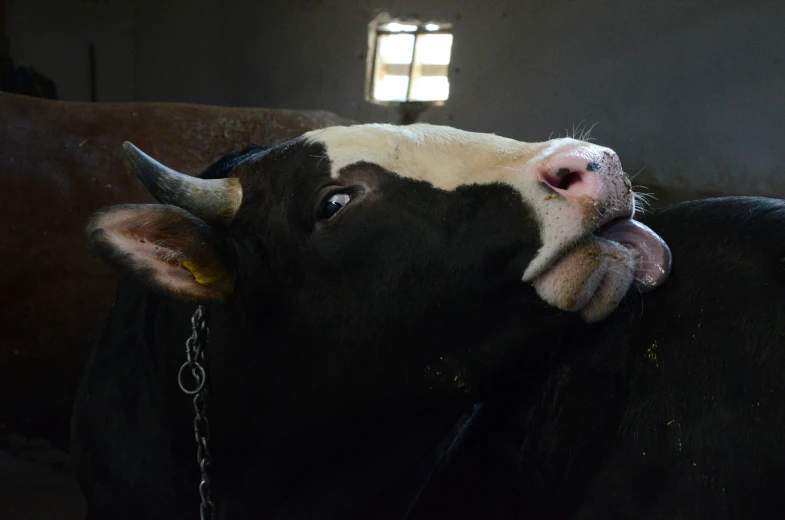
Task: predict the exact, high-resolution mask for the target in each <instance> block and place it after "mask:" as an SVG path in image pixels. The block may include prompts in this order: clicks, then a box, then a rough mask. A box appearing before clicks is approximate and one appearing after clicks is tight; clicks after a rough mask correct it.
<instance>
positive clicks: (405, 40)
mask: <svg viewBox="0 0 785 520" xmlns="http://www.w3.org/2000/svg"><path fill="white" fill-rule="evenodd" d="M371 31H372V32H371V38H370V45H371V52H370V53H369V56H370V58H371V59H370V63H369V65H370V68H369V78H368V85H367V87H368V88H367V97H368V99H369V100H370V101H373V102H380V103H383V104H384V103H405V102H432V103H434V104H439V103H440V102H444V101H445V100H447V98H448V97H449V95H450V81H449V78H448V73H449V69H450V53H451V51H452V27H451V26H450V24H440V23H435V22H429V23H426V24H421V23H419V22H416V23H415V22H404V21H392V22H385V23H374V24H372V26H371Z"/></svg>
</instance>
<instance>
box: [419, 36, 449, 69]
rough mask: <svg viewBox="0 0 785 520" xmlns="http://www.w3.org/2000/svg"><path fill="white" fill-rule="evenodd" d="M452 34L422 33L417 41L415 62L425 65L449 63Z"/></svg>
mask: <svg viewBox="0 0 785 520" xmlns="http://www.w3.org/2000/svg"><path fill="white" fill-rule="evenodd" d="M451 50H452V34H423V35H421V36H420V38H419V39H418V41H417V62H418V63H422V64H426V65H449V63H450V51H451Z"/></svg>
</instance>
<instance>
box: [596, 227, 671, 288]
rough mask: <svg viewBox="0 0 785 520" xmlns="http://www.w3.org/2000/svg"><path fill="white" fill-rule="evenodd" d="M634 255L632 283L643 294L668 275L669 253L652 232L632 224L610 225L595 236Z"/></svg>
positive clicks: (669, 265)
mask: <svg viewBox="0 0 785 520" xmlns="http://www.w3.org/2000/svg"><path fill="white" fill-rule="evenodd" d="M597 236H599V237H600V238H604V239H605V240H610V241H612V242H616V243H619V244H621V245H623V246H624V247H626V248H628V249H632V250H633V251H635V253H636V255H637V257H638V265H637V267H636V268H635V282H636V285H637V286H638V288H639V289H640V290H641V291H642V292H647V291H651V290H652V289H654V288H656V287H658V286H659V285H660V284H662V283H663V282H664V281H665V280H666V279H667V278H668V275H669V274H670V271H671V250H670V249H669V248H668V245H667V244H666V243H665V242H664V241H663V240H662V239H661V238H660V237H659V236H658V235H657V234H656V233H655V232H654V231H652V230H651V229H649V228H648V227H646V226H644V225H643V224H641V223H640V222H638V221H635V220H620V221H618V222H613V223H612V224H610V225H609V226H608V227H607V228H605V229H604V230H602V231H601V232H600V233H598V235H597Z"/></svg>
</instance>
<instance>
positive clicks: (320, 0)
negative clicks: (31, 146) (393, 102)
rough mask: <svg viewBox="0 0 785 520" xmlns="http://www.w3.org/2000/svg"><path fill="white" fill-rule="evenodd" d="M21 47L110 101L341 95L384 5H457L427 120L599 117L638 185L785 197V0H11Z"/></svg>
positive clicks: (75, 89) (19, 54)
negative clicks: (438, 96)
mask: <svg viewBox="0 0 785 520" xmlns="http://www.w3.org/2000/svg"><path fill="white" fill-rule="evenodd" d="M10 2H11V3H10V6H9V10H10V13H9V14H10V21H9V24H10V26H9V33H10V38H11V51H12V55H13V56H14V58H15V59H16V61H17V63H19V64H24V65H35V66H36V67H37V68H39V70H40V71H41V72H43V73H45V74H48V75H50V76H51V77H53V78H54V79H55V80H56V81H57V84H58V88H59V89H60V93H61V95H62V97H63V98H65V99H80V100H83V99H87V98H88V96H89V85H88V83H87V46H86V42H87V41H88V40H91V41H95V42H96V49H97V53H98V99H99V100H100V101H124V100H141V101H185V102H193V103H210V104H221V105H231V106H264V107H286V108H297V109H312V108H319V109H327V110H331V111H334V112H337V113H340V114H342V115H345V116H348V117H351V118H354V119H357V120H360V121H395V120H396V115H395V114H394V113H393V112H391V111H389V110H387V109H383V108H380V107H375V106H371V105H368V104H367V103H365V101H364V100H363V97H362V88H363V81H364V73H365V54H366V24H367V22H368V21H369V20H370V19H371V18H372V17H373V16H374V15H375V14H376V13H377V12H378V11H380V10H387V11H389V12H391V13H392V14H394V15H397V14H405V15H410V14H414V15H421V16H422V17H424V18H439V19H443V20H449V21H452V22H453V23H454V24H455V26H454V31H455V40H454V46H453V67H452V76H451V82H452V94H451V98H450V101H449V103H448V105H447V106H445V107H443V108H439V109H433V110H430V111H429V112H426V114H425V115H424V116H423V120H425V121H428V122H433V123H441V124H450V125H453V126H457V127H459V128H464V129H467V130H476V131H483V132H495V133H498V134H501V135H506V136H509V137H513V138H517V139H522V140H543V139H547V138H548V137H549V136H550V135H551V134H553V135H554V136H555V135H564V134H565V132H566V131H567V130H569V131H570V132H572V128H573V126H574V125H578V124H580V123H582V122H583V123H584V124H588V125H592V124H595V123H597V125H596V127H595V130H594V136H595V137H596V138H597V142H599V143H601V144H605V145H607V146H610V147H612V148H614V149H616V150H617V151H618V152H619V153H620V155H621V157H622V160H623V162H624V165H625V167H626V169H627V171H628V172H631V173H637V172H638V171H641V170H642V173H640V175H639V176H638V177H637V178H636V182H637V183H638V184H645V185H651V184H653V185H656V186H667V187H668V188H669V189H671V190H673V189H678V190H686V191H689V192H691V193H711V192H723V193H739V194H763V195H776V196H783V197H785V175H781V174H780V171H781V169H782V164H785V146H783V141H785V31H784V30H783V29H782V24H783V21H785V2H782V1H781V0H776V1H775V0H772V1H764V0H757V1H749V0H748V1H743V0H702V1H700V2H696V1H689V0H591V1H589V0H525V1H521V0H519V1H515V0H485V1H483V2H476V1H470V0H457V1H455V2H450V3H446V2H442V1H438V0H422V1H414V0H408V1H397V2H396V1H391V0H386V1H381V0H370V1H367V2H361V1H359V0H270V1H261V0H254V1H252V0H108V1H107V2H105V3H100V2H99V3H91V2H85V1H79V0H70V1H65V0H10Z"/></svg>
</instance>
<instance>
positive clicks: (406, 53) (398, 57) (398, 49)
mask: <svg viewBox="0 0 785 520" xmlns="http://www.w3.org/2000/svg"><path fill="white" fill-rule="evenodd" d="M413 46H414V35H413V34H384V35H380V36H379V58H380V59H381V61H382V62H384V63H406V64H409V63H411V62H412V47H413Z"/></svg>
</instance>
